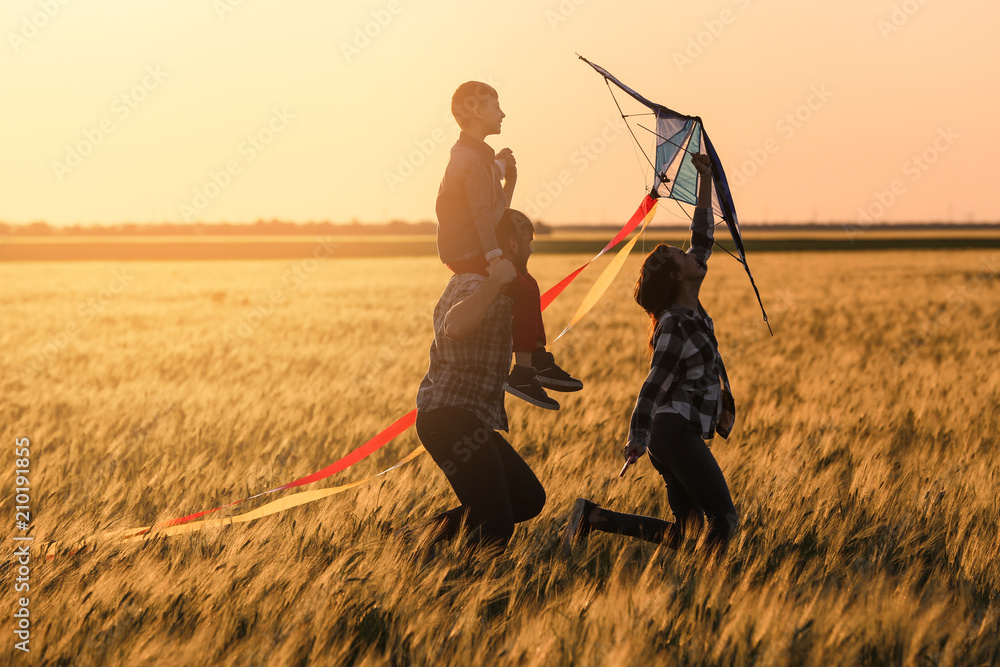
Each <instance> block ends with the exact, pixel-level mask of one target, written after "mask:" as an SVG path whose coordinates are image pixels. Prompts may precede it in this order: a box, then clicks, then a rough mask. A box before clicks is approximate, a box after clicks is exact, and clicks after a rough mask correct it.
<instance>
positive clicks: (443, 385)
mask: <svg viewBox="0 0 1000 667" xmlns="http://www.w3.org/2000/svg"><path fill="white" fill-rule="evenodd" d="M532 234H533V229H532V226H531V222H530V221H529V220H528V219H527V218H526V217H525V216H524V215H523V214H521V213H519V212H517V211H514V210H508V211H507V212H506V213H505V214H504V215H503V217H502V219H501V220H500V224H499V225H497V227H496V235H497V237H498V240H499V242H500V244H501V245H502V247H503V249H504V254H505V259H502V260H499V261H497V262H494V263H493V265H491V266H489V267H488V268H487V269H486V271H485V273H486V275H485V276H484V275H482V274H479V273H476V272H466V273H459V274H456V275H453V276H452V277H451V279H450V280H449V281H448V286H447V287H446V288H445V290H444V293H443V294H442V295H441V298H440V299H439V300H438V303H437V305H436V306H435V308H434V342H433V343H432V344H431V349H430V362H429V364H428V367H427V374H426V375H425V376H424V378H423V380H421V382H420V388H419V389H418V390H417V435H418V436H419V438H420V442H421V443H422V444H423V446H424V448H425V449H426V450H427V452H428V453H429V454H430V455H431V458H433V459H434V463H436V464H437V466H438V467H439V468H440V469H441V470H442V472H444V474H445V476H446V477H447V478H448V482H449V483H450V484H451V486H452V488H453V489H454V490H455V494H456V495H457V496H458V499H459V502H460V503H461V504H460V505H459V506H458V507H456V508H454V509H451V510H448V511H447V512H442V513H441V514H438V515H437V516H436V517H434V519H433V520H432V523H434V524H435V526H436V528H437V529H438V530H439V531H440V534H439V535H438V538H439V539H445V538H452V537H454V536H455V535H456V534H457V533H458V531H459V529H460V527H461V525H462V523H463V521H464V522H465V524H466V526H467V527H468V528H469V531H470V532H469V541H470V542H471V546H473V548H476V547H482V546H486V547H489V548H497V549H499V550H501V551H502V550H503V549H504V548H506V546H507V542H508V541H509V540H510V537H511V535H512V534H513V533H514V525H515V524H517V523H520V522H521V521H526V520H528V519H530V518H532V517H535V516H537V515H538V514H539V513H540V512H541V511H542V507H543V506H544V505H545V489H544V488H543V487H542V484H541V482H539V481H538V478H537V477H536V476H535V474H534V473H533V472H532V470H531V468H530V467H529V466H528V464H527V463H525V462H524V459H522V458H521V457H520V455H519V454H518V453H517V452H516V451H515V450H514V448H513V447H511V445H510V443H508V442H507V440H505V439H504V437H503V436H502V435H501V434H500V433H498V431H506V430H508V425H507V413H506V411H505V410H504V389H503V385H504V379H505V378H506V376H507V370H508V369H509V368H510V355H511V350H512V343H511V311H510V299H509V298H508V297H507V296H506V294H504V289H505V288H506V287H507V286H508V285H510V284H511V282H513V281H514V280H515V279H516V277H517V270H516V269H515V267H517V266H526V265H527V261H528V255H530V254H531V239H532Z"/></svg>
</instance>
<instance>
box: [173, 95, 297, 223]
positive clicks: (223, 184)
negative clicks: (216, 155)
mask: <svg viewBox="0 0 1000 667" xmlns="http://www.w3.org/2000/svg"><path fill="white" fill-rule="evenodd" d="M292 120H295V114H293V113H291V112H290V111H288V109H286V108H284V107H282V108H281V109H272V110H271V117H270V118H269V119H268V121H267V123H266V124H265V125H264V127H262V128H260V129H259V130H257V131H256V132H254V133H253V134H249V135H247V137H246V139H245V140H244V141H242V142H241V143H240V145H239V146H238V147H237V148H236V152H237V155H238V157H239V158H242V160H240V159H237V158H234V159H231V160H227V161H226V163H225V164H224V165H223V166H222V168H221V169H219V170H218V171H216V170H215V169H210V170H209V171H208V179H207V180H206V181H205V183H204V184H203V185H202V186H201V187H196V188H194V190H193V192H192V195H191V201H190V203H186V202H182V203H181V204H180V206H179V210H180V214H181V217H182V218H184V222H191V221H192V220H194V219H196V218H197V217H198V216H199V215H200V214H202V213H204V212H205V209H207V208H208V207H209V205H211V203H212V202H213V201H215V200H216V199H217V198H218V197H219V196H220V195H221V194H222V193H223V191H225V189H226V188H228V187H229V186H230V185H231V184H232V182H233V178H234V177H236V176H239V175H240V174H241V173H243V167H244V165H247V164H250V163H251V162H253V161H254V160H256V159H257V156H258V155H260V153H262V152H263V151H264V150H266V149H267V147H268V146H269V145H270V144H271V142H273V141H274V140H275V138H276V137H277V136H278V135H279V134H281V133H282V132H284V131H285V130H286V129H288V125H289V123H290V122H291V121H292Z"/></svg>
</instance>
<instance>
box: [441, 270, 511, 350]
mask: <svg viewBox="0 0 1000 667" xmlns="http://www.w3.org/2000/svg"><path fill="white" fill-rule="evenodd" d="M487 271H488V272H489V274H490V275H489V278H487V279H486V280H485V281H483V282H482V283H480V285H479V287H477V288H476V291H475V292H473V293H472V294H470V295H469V296H467V297H465V298H464V299H462V300H461V301H459V302H458V303H456V304H455V305H454V306H452V307H451V308H450V309H449V310H448V314H447V315H445V319H444V335H446V336H447V337H448V338H450V339H452V340H454V341H460V340H462V339H463V338H465V337H467V336H468V335H469V334H471V333H472V332H473V331H475V330H476V329H477V328H478V327H479V325H480V324H481V323H482V321H483V318H484V317H486V313H487V312H488V311H489V309H490V306H491V305H493V301H494V300H495V299H496V298H497V296H499V295H500V292H501V291H503V288H504V287H506V286H507V285H508V284H509V283H510V282H511V281H513V280H514V278H516V277H517V269H515V268H514V265H513V264H511V263H510V260H506V259H502V260H500V261H498V262H495V263H494V264H491V265H490V267H489V268H488V269H487Z"/></svg>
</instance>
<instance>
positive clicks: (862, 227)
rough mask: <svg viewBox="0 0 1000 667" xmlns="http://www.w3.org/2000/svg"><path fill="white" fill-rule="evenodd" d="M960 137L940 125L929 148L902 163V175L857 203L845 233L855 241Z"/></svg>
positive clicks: (845, 226)
mask: <svg viewBox="0 0 1000 667" xmlns="http://www.w3.org/2000/svg"><path fill="white" fill-rule="evenodd" d="M960 138H961V135H959V134H957V133H956V132H955V131H954V130H952V129H951V126H948V127H947V128H938V130H937V135H936V136H935V137H934V140H933V141H932V142H931V143H930V145H929V146H927V148H925V149H924V150H922V151H921V152H919V153H914V154H913V155H911V156H910V157H909V158H908V159H907V160H906V161H905V162H903V165H902V167H901V170H902V172H903V176H905V177H907V178H906V179H903V178H895V179H893V180H892V181H891V182H890V183H889V185H888V187H886V189H884V190H875V191H874V192H873V193H872V201H871V202H869V203H868V204H866V205H865V206H859V207H858V217H857V222H855V223H854V224H846V225H844V233H845V234H846V235H847V238H848V239H849V240H850V241H851V242H852V243H853V242H854V239H855V238H857V237H858V236H860V235H861V234H863V233H865V232H866V231H868V230H869V229H870V228H871V226H872V225H873V224H875V223H876V222H878V221H879V220H881V219H882V216H884V215H885V214H886V212H887V211H888V210H889V209H890V208H892V206H893V205H894V204H895V203H896V202H897V201H899V198H900V197H902V196H903V195H905V194H906V192H907V181H909V183H911V184H912V183H916V182H917V181H919V180H920V179H921V178H923V176H924V174H926V173H927V172H928V171H929V170H930V169H931V167H933V166H934V165H935V164H936V163H937V161H938V160H940V159H941V156H942V155H944V154H945V153H947V152H948V151H949V150H951V147H952V146H954V145H955V142H956V141H958V139H960Z"/></svg>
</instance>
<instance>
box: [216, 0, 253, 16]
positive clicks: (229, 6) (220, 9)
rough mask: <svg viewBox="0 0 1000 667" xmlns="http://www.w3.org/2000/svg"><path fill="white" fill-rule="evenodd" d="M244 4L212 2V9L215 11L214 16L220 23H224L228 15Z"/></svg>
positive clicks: (228, 0)
mask: <svg viewBox="0 0 1000 667" xmlns="http://www.w3.org/2000/svg"><path fill="white" fill-rule="evenodd" d="M245 3H246V0H213V1H212V9H214V10H215V15H216V16H218V17H219V20H220V21H225V20H226V18H227V17H228V16H229V15H230V14H232V13H233V12H235V11H236V10H237V9H239V8H240V7H242V6H243V5H244V4H245Z"/></svg>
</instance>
